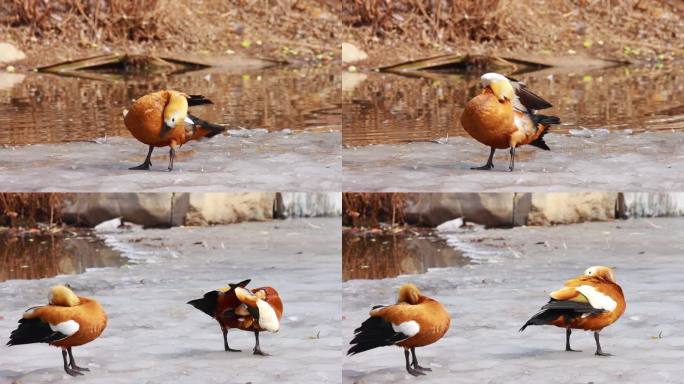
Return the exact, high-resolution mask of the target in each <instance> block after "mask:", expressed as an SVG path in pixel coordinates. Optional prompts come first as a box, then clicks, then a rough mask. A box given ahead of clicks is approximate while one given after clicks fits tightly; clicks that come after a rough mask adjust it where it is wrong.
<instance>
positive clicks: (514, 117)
mask: <svg viewBox="0 0 684 384" xmlns="http://www.w3.org/2000/svg"><path fill="white" fill-rule="evenodd" d="M481 82H482V88H483V89H482V92H481V93H480V94H479V95H477V96H475V97H474V98H472V99H471V100H470V101H469V102H468V104H466V106H465V109H464V110H463V114H462V115H461V125H462V126H463V128H464V129H465V130H466V132H468V134H469V135H470V136H472V137H473V138H474V139H475V140H477V141H479V142H480V143H482V144H484V145H487V146H489V147H490V148H491V150H490V152H489V159H488V160H487V163H486V164H485V165H483V166H481V167H474V168H472V169H481V170H489V169H492V168H494V163H493V159H494V152H495V151H496V150H497V149H506V148H510V155H511V161H510V164H509V170H511V171H513V167H514V165H515V149H516V148H517V147H519V146H521V145H525V144H530V145H533V146H535V147H537V148H541V149H544V150H547V151H548V150H549V147H548V145H546V143H545V142H544V135H545V134H546V132H547V129H548V128H549V126H551V125H553V124H560V119H559V118H558V117H556V116H545V115H538V114H537V110H540V109H545V108H550V107H551V106H552V105H551V104H550V103H549V102H548V101H546V100H544V99H542V98H541V97H539V96H537V95H536V94H534V93H533V92H532V91H530V90H529V89H528V88H527V87H526V86H525V84H523V83H521V82H519V81H517V80H514V79H511V78H508V77H506V76H504V75H501V74H498V73H485V74H484V75H482V77H481Z"/></svg>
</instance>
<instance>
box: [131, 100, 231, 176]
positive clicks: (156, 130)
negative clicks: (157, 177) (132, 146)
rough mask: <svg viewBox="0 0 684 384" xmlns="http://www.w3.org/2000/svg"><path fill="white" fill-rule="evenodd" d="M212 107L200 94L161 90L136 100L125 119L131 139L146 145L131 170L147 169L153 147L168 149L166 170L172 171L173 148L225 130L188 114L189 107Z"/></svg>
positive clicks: (149, 164) (174, 154)
mask: <svg viewBox="0 0 684 384" xmlns="http://www.w3.org/2000/svg"><path fill="white" fill-rule="evenodd" d="M202 104H212V102H211V100H209V99H207V98H205V97H204V96H201V95H187V94H185V93H182V92H178V91H171V90H164V91H159V92H154V93H149V94H147V95H145V96H143V97H141V98H139V99H137V100H136V101H135V102H134V103H133V105H132V106H131V109H130V110H129V111H128V112H127V113H126V114H125V116H124V124H125V125H126V128H128V130H129V131H130V132H131V134H132V135H133V137H135V138H136V139H138V140H139V141H141V142H142V143H144V144H147V145H148V146H149V151H148V152H147V157H146V158H145V161H144V162H143V163H142V164H140V165H138V166H136V167H132V168H130V169H138V170H148V169H150V166H151V165H152V161H151V157H152V151H153V150H154V148H155V147H169V148H170V149H169V168H168V169H169V171H171V170H173V160H174V158H175V157H176V148H179V147H180V146H182V145H183V144H185V143H187V142H188V141H191V140H199V139H201V138H204V137H207V138H209V137H213V136H215V135H217V134H219V133H221V132H223V131H225V130H226V127H224V126H221V125H216V124H211V123H208V122H206V121H204V120H202V119H200V118H198V117H195V116H193V115H191V114H189V113H188V107H192V106H196V105H202Z"/></svg>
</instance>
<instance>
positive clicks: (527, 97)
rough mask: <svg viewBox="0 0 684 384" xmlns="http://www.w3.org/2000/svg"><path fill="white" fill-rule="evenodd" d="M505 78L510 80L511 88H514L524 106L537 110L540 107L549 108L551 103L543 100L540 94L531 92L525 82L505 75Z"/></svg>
mask: <svg viewBox="0 0 684 384" xmlns="http://www.w3.org/2000/svg"><path fill="white" fill-rule="evenodd" d="M506 78H507V79H508V80H509V81H511V84H512V85H513V88H514V89H515V94H516V95H518V98H519V99H520V103H522V105H524V106H525V108H527V109H528V110H530V111H532V110H535V111H538V110H540V109H546V108H551V107H553V105H551V103H549V102H548V101H546V100H544V99H543V98H542V97H541V96H539V95H537V94H536V93H534V92H532V91H531V90H530V89H529V88H527V85H525V83H523V82H521V81H518V80H516V79H514V78H512V77H508V76H506Z"/></svg>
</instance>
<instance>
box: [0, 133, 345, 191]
mask: <svg viewBox="0 0 684 384" xmlns="http://www.w3.org/2000/svg"><path fill="white" fill-rule="evenodd" d="M340 140H341V135H340V133H339V132H330V133H309V132H303V133H295V134H291V135H289V134H285V133H283V132H274V133H265V134H256V135H254V136H252V137H234V136H228V135H221V136H217V137H214V138H212V139H210V140H203V141H201V142H190V143H188V144H186V145H184V146H183V147H182V148H181V149H180V150H178V151H177V156H176V161H175V163H174V170H173V172H171V173H169V172H167V166H168V161H169V160H168V154H169V152H168V149H167V148H156V149H155V150H154V153H153V155H152V170H151V171H131V170H128V168H129V167H132V166H136V165H138V164H140V163H142V162H143V160H144V159H145V155H147V146H146V145H144V144H142V143H140V142H138V141H137V140H135V139H133V138H123V137H111V138H107V139H106V140H104V139H102V140H97V143H96V142H72V143H65V144H45V145H42V144H38V145H30V146H19V147H8V148H7V147H6V148H0V159H2V161H0V190H3V191H103V192H119V191H122V192H130V191H147V192H152V191H173V192H184V191H216V190H221V191H246V190H248V191H255V190H263V191H274V190H278V191H302V192H308V191H339V190H341V182H340V174H341V155H340Z"/></svg>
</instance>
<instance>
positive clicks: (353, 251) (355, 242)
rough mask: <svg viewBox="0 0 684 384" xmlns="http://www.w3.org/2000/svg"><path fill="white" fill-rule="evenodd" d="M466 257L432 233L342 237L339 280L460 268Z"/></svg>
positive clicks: (345, 235)
mask: <svg viewBox="0 0 684 384" xmlns="http://www.w3.org/2000/svg"><path fill="white" fill-rule="evenodd" d="M466 264H470V259H469V258H468V257H466V256H464V255H463V254H462V253H460V252H459V251H457V250H455V249H453V248H451V247H449V246H448V245H447V243H446V241H445V240H444V239H442V238H440V237H437V236H435V235H432V234H428V235H420V236H415V237H409V236H392V235H380V236H359V235H355V234H348V233H344V234H343V236H342V281H347V280H351V279H384V278H386V277H396V276H399V275H406V274H420V273H425V272H427V270H428V268H445V267H461V266H464V265H466Z"/></svg>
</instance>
